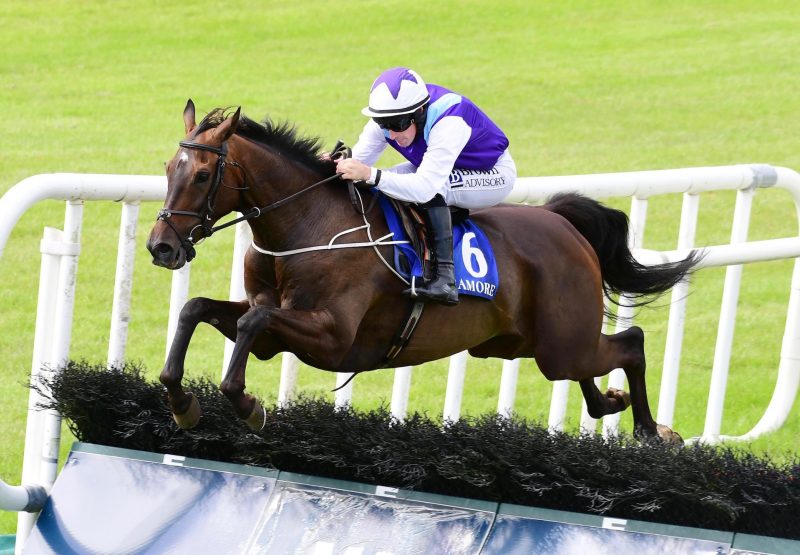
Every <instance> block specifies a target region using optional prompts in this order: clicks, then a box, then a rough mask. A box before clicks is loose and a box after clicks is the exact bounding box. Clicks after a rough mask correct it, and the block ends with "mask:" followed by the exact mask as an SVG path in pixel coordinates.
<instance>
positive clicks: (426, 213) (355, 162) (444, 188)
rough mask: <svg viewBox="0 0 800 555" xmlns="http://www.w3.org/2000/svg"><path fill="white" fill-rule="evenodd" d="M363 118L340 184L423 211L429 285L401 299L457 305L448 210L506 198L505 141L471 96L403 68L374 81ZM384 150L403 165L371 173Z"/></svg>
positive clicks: (508, 165) (510, 165) (509, 183)
mask: <svg viewBox="0 0 800 555" xmlns="http://www.w3.org/2000/svg"><path fill="white" fill-rule="evenodd" d="M361 113H363V114H364V115H365V116H369V117H370V118H372V119H370V120H369V121H368V122H367V123H366V125H365V126H364V129H363V131H362V132H361V135H360V136H359V138H358V142H357V143H356V144H355V146H354V147H353V157H352V158H347V159H340V160H338V161H337V171H338V172H341V173H342V178H343V179H352V180H356V181H366V183H367V184H368V185H370V186H375V187H377V188H378V190H380V191H381V192H382V193H384V194H386V195H387V196H390V197H392V198H395V199H398V200H401V201H405V202H410V203H414V204H417V205H418V206H419V207H420V208H421V209H422V214H423V217H424V219H425V224H426V227H427V229H428V233H429V238H430V244H431V245H432V251H433V255H434V266H433V279H431V280H430V281H428V282H426V283H425V284H423V285H422V286H421V287H417V288H414V289H413V292H412V289H409V290H407V291H406V293H408V294H411V295H412V296H416V297H420V298H422V299H423V300H431V301H435V302H439V303H443V304H450V305H452V304H457V303H458V289H457V288H456V283H455V275H454V271H453V228H452V220H451V216H450V208H449V207H450V206H457V207H460V208H467V209H470V208H486V207H489V206H494V205H495V204H498V203H499V202H501V201H502V200H503V199H504V198H505V197H506V196H507V195H508V194H509V193H510V192H511V188H512V187H513V185H514V181H515V180H516V177H517V169H516V166H515V165H514V160H512V158H511V155H510V154H509V152H508V139H507V138H506V136H505V134H504V133H503V132H502V131H501V130H500V128H499V127H498V126H497V125H495V123H494V122H493V121H492V120H490V119H489V117H488V116H487V115H486V114H484V113H483V112H482V111H481V110H480V109H479V108H478V107H477V106H476V105H475V104H473V103H472V101H470V100H469V99H468V98H466V97H464V96H461V95H459V94H457V93H454V92H452V91H450V90H448V89H445V88H444V87H440V86H439V85H432V84H427V85H426V84H425V82H424V81H423V80H422V77H420V76H419V74H418V73H416V72H415V71H412V70H410V69H407V68H404V67H397V68H393V69H389V70H386V71H384V72H383V73H381V74H380V76H378V78H377V79H376V80H375V82H374V83H373V84H372V89H371V92H370V94H369V106H367V107H366V108H364V109H363V110H361ZM387 145H391V147H392V148H394V149H395V150H396V151H397V152H399V153H400V154H401V155H402V156H403V157H404V158H405V159H406V160H407V162H404V163H402V164H399V165H397V166H394V167H392V168H387V169H385V170H379V169H377V168H375V167H373V165H374V164H375V162H377V160H378V158H379V157H380V155H381V153H382V152H383V151H384V150H385V149H386V146H387Z"/></svg>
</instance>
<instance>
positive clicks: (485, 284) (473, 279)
mask: <svg viewBox="0 0 800 555" xmlns="http://www.w3.org/2000/svg"><path fill="white" fill-rule="evenodd" d="M378 202H379V203H380V205H381V209H383V215H384V217H385V218H386V223H387V224H388V225H389V231H391V232H392V233H394V240H404V239H408V236H407V235H406V233H405V230H404V229H403V226H402V224H401V223H400V219H399V216H398V215H397V212H396V211H395V209H394V207H393V206H392V203H391V202H390V201H389V199H388V198H386V196H385V195H382V194H378ZM453 250H454V252H453V262H454V264H455V274H456V285H457V286H458V293H459V294H460V295H461V294H463V295H474V296H476V297H483V298H485V299H493V298H494V296H495V295H496V294H497V287H498V286H499V284H500V277H499V275H498V273H497V263H496V261H495V258H494V251H493V250H492V245H491V244H490V243H489V239H488V238H487V237H486V234H485V233H484V232H483V231H482V230H481V229H480V228H479V227H478V226H476V225H475V224H474V223H473V222H472V220H470V219H467V220H465V221H464V222H462V223H460V224H454V225H453ZM403 258H405V260H403ZM406 262H407V263H406ZM394 266H395V269H396V270H397V272H398V273H399V274H401V275H402V276H403V277H404V278H406V279H407V280H409V281H411V278H412V276H413V277H416V279H417V283H421V282H422V261H421V260H420V259H419V257H418V256H417V253H416V252H415V251H414V247H413V246H411V245H410V244H404V245H394Z"/></svg>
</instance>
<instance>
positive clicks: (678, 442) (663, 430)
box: [656, 424, 683, 447]
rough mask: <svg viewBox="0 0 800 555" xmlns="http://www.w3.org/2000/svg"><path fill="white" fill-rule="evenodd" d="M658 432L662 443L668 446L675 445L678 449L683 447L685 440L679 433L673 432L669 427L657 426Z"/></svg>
mask: <svg viewBox="0 0 800 555" xmlns="http://www.w3.org/2000/svg"><path fill="white" fill-rule="evenodd" d="M656 432H657V433H658V437H660V438H661V441H663V442H664V443H666V444H667V445H675V446H678V447H680V446H682V445H683V438H682V437H681V435H680V434H679V433H678V432H675V431H673V430H672V429H671V428H670V427H669V426H664V425H663V424H656Z"/></svg>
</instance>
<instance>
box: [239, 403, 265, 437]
mask: <svg viewBox="0 0 800 555" xmlns="http://www.w3.org/2000/svg"><path fill="white" fill-rule="evenodd" d="M244 421H245V422H247V425H248V426H250V429H251V430H255V431H257V432H258V431H261V430H263V429H264V426H266V425H267V411H265V410H264V407H262V406H261V403H259V402H258V401H256V402H255V404H254V405H253V411H252V412H251V413H250V416H248V417H247V418H245V419H244Z"/></svg>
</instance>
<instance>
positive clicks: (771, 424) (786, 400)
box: [0, 164, 800, 549]
mask: <svg viewBox="0 0 800 555" xmlns="http://www.w3.org/2000/svg"><path fill="white" fill-rule="evenodd" d="M769 187H778V188H782V189H785V190H787V191H788V192H789V193H790V194H791V195H792V198H793V200H794V203H795V208H796V213H797V215H798V222H800V175H799V174H798V173H797V172H795V171H794V170H791V169H788V168H782V167H773V166H769V165H761V164H751V165H737V166H720V167H703V168H685V169H678V170H656V171H644V172H625V173H609V174H596V175H576V176H559V177H526V178H520V179H518V181H517V184H516V186H515V188H514V190H513V192H512V193H511V194H510V195H509V197H508V198H507V199H506V200H507V202H519V203H537V204H538V203H543V202H544V201H546V199H547V198H548V197H550V196H551V195H553V194H555V193H558V192H564V191H575V192H579V193H581V194H584V195H586V196H589V197H592V198H608V197H631V198H632V201H631V202H632V204H631V211H630V225H631V236H630V238H629V241H630V244H631V247H632V249H633V251H634V254H635V255H636V257H637V258H638V259H639V260H640V261H642V262H643V263H657V262H662V261H667V260H678V259H680V258H682V257H684V256H686V255H687V254H688V252H689V250H690V249H691V248H692V247H693V246H694V240H695V230H696V224H697V215H698V212H699V195H700V194H701V193H703V192H707V191H715V190H735V191H737V199H736V208H735V212H734V224H733V231H732V236H731V241H730V244H727V245H715V246H710V247H704V248H705V250H706V253H707V254H706V257H705V258H704V259H703V260H702V262H701V263H700V265H699V268H707V267H717V266H727V267H728V269H727V271H726V279H725V285H724V290H723V302H722V307H721V314H720V327H719V328H718V335H717V346H716V350H715V354H714V363H713V368H712V373H711V384H712V387H711V391H710V395H709V400H708V405H707V411H706V421H705V428H704V431H703V435H702V437H701V439H702V440H703V441H707V442H716V441H720V440H722V439H730V440H750V439H754V438H756V437H758V436H760V435H763V434H764V433H767V432H770V431H773V430H775V429H777V428H779V427H780V426H781V425H782V424H783V423H784V422H785V420H786V418H787V417H788V414H789V412H790V411H791V408H792V405H793V403H794V400H795V398H796V396H797V393H798V388H799V387H800V261H798V260H796V261H795V266H794V271H793V275H792V284H791V293H790V299H789V306H788V315H787V322H786V328H785V331H784V338H783V343H782V347H781V355H780V366H779V368H778V377H777V380H776V385H775V390H774V393H773V396H772V399H771V400H770V403H769V405H768V407H767V409H766V411H765V413H764V415H763V416H762V417H761V419H760V420H759V422H758V423H757V424H756V425H755V426H754V427H753V429H752V430H750V431H749V432H747V433H746V434H744V435H742V436H736V437H731V436H724V435H721V421H722V406H723V402H724V398H725V393H726V389H727V376H728V371H729V365H730V356H731V346H732V340H733V332H734V327H735V317H736V305H737V303H738V292H739V287H740V280H741V268H742V267H741V265H742V264H745V263H751V262H759V261H767V260H776V259H786V258H797V257H798V256H800V236H798V237H794V236H793V237H788V238H781V239H770V240H765V241H753V242H747V232H748V229H747V228H748V225H749V217H750V209H751V205H752V198H753V196H754V194H755V192H756V190H757V189H759V188H769ZM670 193H681V194H683V208H682V215H681V224H680V230H679V237H678V244H677V249H676V250H674V251H667V252H657V251H652V250H647V249H644V248H643V236H644V229H645V221H646V216H647V199H648V198H649V197H650V196H653V195H660V194H670ZM165 194H166V179H165V178H164V177H161V176H139V175H104V174H43V175H37V176H33V177H30V178H27V179H25V180H23V181H21V182H20V183H18V184H17V185H15V186H14V187H13V188H12V189H10V190H9V191H8V192H7V193H6V194H5V195H4V196H3V197H2V199H0V256H2V251H3V249H4V247H5V244H6V242H7V240H8V237H9V235H10V233H11V230H12V229H13V227H14V226H15V225H16V223H17V221H18V220H19V218H20V217H21V216H22V214H23V213H24V212H25V211H26V210H27V209H28V208H30V207H31V206H33V205H34V204H35V203H37V202H39V201H40V200H45V199H54V200H64V201H66V203H67V204H66V214H65V224H64V231H59V230H55V229H51V228H46V229H45V234H44V239H43V240H42V245H41V251H42V269H41V280H40V289H39V303H38V309H37V319H36V337H35V341H34V353H33V360H32V364H31V374H32V380H37V379H38V376H39V374H40V373H41V372H46V371H49V370H47V369H48V368H55V367H57V366H58V365H60V364H62V363H63V362H64V361H66V360H67V359H68V356H69V343H70V333H71V326H72V313H73V302H74V285H75V279H76V272H77V261H78V255H79V252H80V230H81V219H82V208H83V203H84V202H85V201H93V200H106V201H108V200H113V201H117V202H121V203H122V217H121V222H120V237H119V243H118V251H119V252H118V258H117V269H116V276H115V285H114V302H113V307H112V321H111V331H110V340H109V349H108V364H109V365H110V366H111V365H116V364H119V363H120V362H121V361H123V360H124V356H125V350H126V341H127V329H128V322H129V319H130V293H131V283H132V281H131V280H132V273H133V267H134V250H135V235H136V223H137V216H138V211H139V203H140V202H143V201H162V200H163V199H164V196H165ZM235 233H236V240H235V247H234V260H233V264H232V272H231V273H232V278H231V286H230V298H231V299H232V300H241V299H242V298H244V291H243V283H242V259H243V257H244V253H245V252H246V250H247V247H248V246H249V243H250V240H251V235H250V233H249V228H248V227H247V225H246V224H238V225H237V226H236V232H235ZM799 234H800V232H799ZM190 268H191V265H190V264H187V265H186V266H184V268H182V269H181V270H180V271H176V272H174V273H173V279H172V291H171V295H170V309H169V310H170V312H169V324H168V330H167V350H168V349H169V345H170V343H171V341H172V336H173V335H174V331H175V327H176V325H177V319H178V314H179V312H180V310H181V308H182V307H183V304H184V303H185V302H186V300H187V299H188V288H189V277H190ZM686 287H687V286H686V285H679V286H677V287H676V288H675V289H674V291H673V302H672V304H671V306H670V314H669V323H668V331H667V341H666V349H665V354H664V364H663V368H664V370H663V377H662V382H661V386H660V387H661V394H660V396H659V405H658V413H657V420H658V421H659V422H662V423H664V424H667V425H671V424H672V421H673V417H674V408H675V398H676V391H677V382H678V375H679V369H680V354H681V346H682V341H683V329H684V322H685V318H686V292H687V289H686ZM618 318H619V320H618V323H617V331H621V330H622V329H624V328H626V327H629V326H630V325H631V322H632V313H631V311H630V310H628V309H626V308H625V307H624V306H623V307H622V308H621V309H620V311H619V314H618ZM230 347H231V344H230V342H228V344H227V345H226V348H225V356H224V360H223V369H224V368H225V367H226V366H227V362H228V360H229V358H230V352H231V350H230ZM468 358H469V356H468V355H467V353H466V352H462V353H457V354H455V355H453V356H452V357H451V358H450V370H449V375H448V384H447V392H446V398H445V403H444V412H443V419H444V420H451V421H455V420H457V419H458V418H459V417H460V413H461V398H462V392H463V386H464V378H465V374H466V365H467V360H468ZM298 367H299V365H298V361H297V358H296V357H294V356H293V355H290V354H288V353H284V355H283V358H282V368H281V381H280V386H279V392H278V403H279V404H285V403H287V402H288V401H289V400H290V399H291V398H292V395H293V392H294V390H295V386H296V383H297V372H298ZM412 373H413V369H412V368H411V367H403V368H397V369H395V380H394V384H393V388H392V399H391V407H390V410H391V414H392V415H393V416H394V417H396V418H398V419H403V418H405V416H406V413H407V408H408V397H409V391H410V387H411V376H412ZM518 373H519V360H513V361H504V363H503V371H502V376H501V387H500V395H499V398H498V405H497V412H498V413H499V414H501V415H506V416H507V415H510V414H512V413H513V410H514V403H515V395H516V384H517V376H518ZM348 377H349V374H340V375H337V379H336V383H337V386H338V385H341V384H342V383H344V381H345V380H347V378H348ZM624 379H625V378H624V373H622V371H621V370H620V369H617V370H615V371H614V372H612V373H611V375H610V376H609V386H611V387H619V388H621V387H623V386H624ZM568 391H569V382H555V383H554V384H553V394H552V400H551V407H550V415H549V418H548V425H549V426H550V427H551V428H552V429H555V430H560V429H563V426H564V422H565V419H566V404H567V396H568ZM352 394H353V383H352V382H351V383H350V384H348V385H347V386H346V387H345V388H343V389H341V390H339V391H337V393H336V401H335V402H336V404H337V406H343V405H345V404H347V403H349V402H350V400H351V398H352ZM38 400H39V399H38V397H37V395H36V393H35V392H32V393H31V397H30V399H29V412H28V422H27V429H26V444H25V460H24V463H23V476H22V482H23V484H40V485H42V486H44V487H45V488H46V489H49V487H50V486H51V485H52V483H53V481H54V479H55V472H56V469H57V458H58V443H59V441H60V437H59V435H60V417H59V415H57V414H43V413H39V412H36V411H34V410H33V407H35V405H36V403H37V402H38ZM618 421H619V415H612V416H607V417H605V418H604V419H603V433H604V434H615V433H616V432H617V426H618ZM580 422H581V427H582V428H583V429H585V430H587V431H594V430H595V428H596V422H595V421H594V420H593V419H591V418H590V417H589V416H588V414H587V413H586V409H585V405H584V407H583V409H582V415H581V420H580ZM22 487H23V486H18V488H22ZM21 496H22V492H21V490H17V489H15V488H14V487H12V486H8V485H7V484H5V482H2V480H0V504H2V502H4V500H7V499H11V498H13V499H14V500H15V501H14V507H16V505H17V504H18V503H17V502H16V499H18V498H22V497H21ZM0 508H4V507H2V506H0ZM9 508H10V507H9ZM32 524H33V517H32V516H30V514H28V513H22V514H21V516H20V519H19V530H18V547H19V549H21V546H22V544H23V543H24V538H25V537H27V534H28V532H29V530H30V527H31V526H32ZM20 539H22V541H20Z"/></svg>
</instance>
